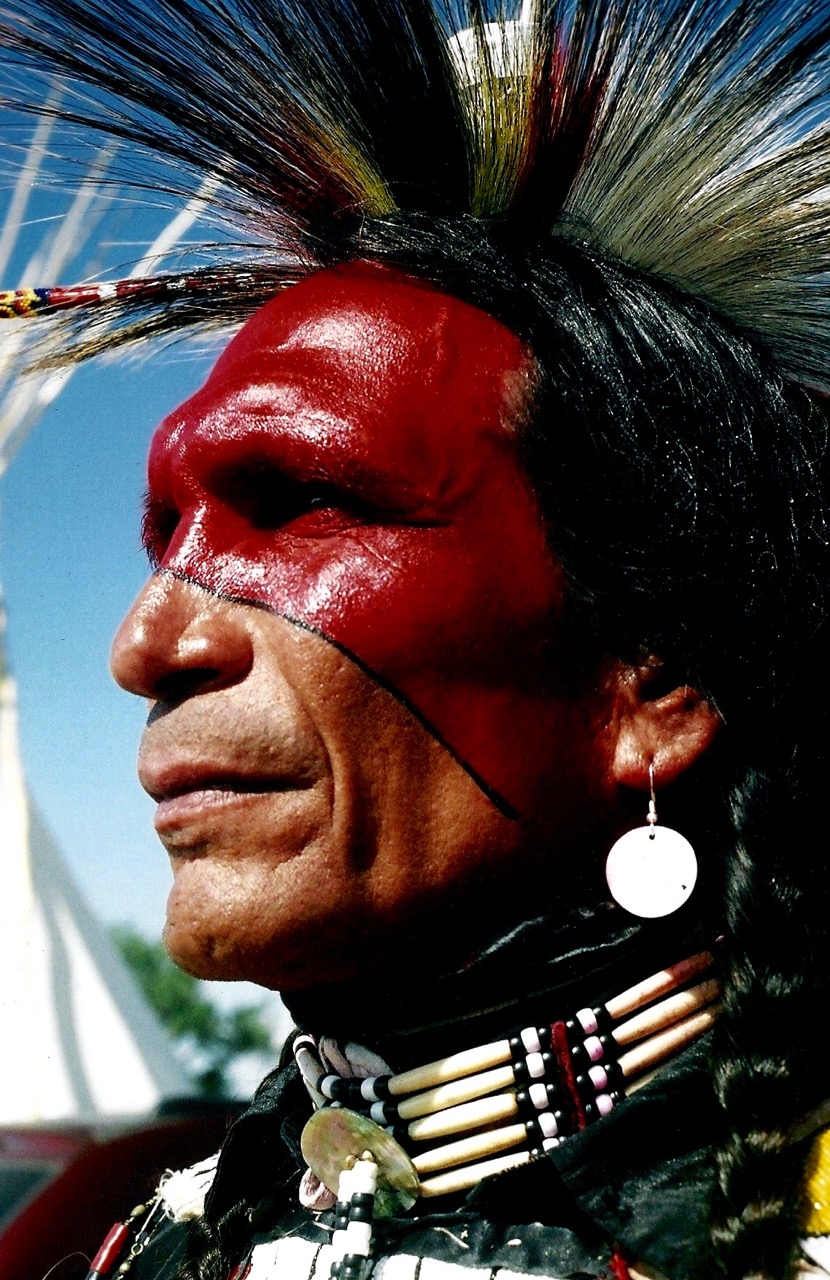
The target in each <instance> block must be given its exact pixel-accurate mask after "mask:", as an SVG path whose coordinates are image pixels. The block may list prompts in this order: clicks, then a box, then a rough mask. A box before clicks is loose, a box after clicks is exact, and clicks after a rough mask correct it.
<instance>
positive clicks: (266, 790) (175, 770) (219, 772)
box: [139, 762, 309, 834]
mask: <svg viewBox="0 0 830 1280" xmlns="http://www.w3.org/2000/svg"><path fill="white" fill-rule="evenodd" d="M139 780H140V782H141V785H142V787H143V788H144V790H145V791H146V792H147V794H148V795H150V796H151V797H152V798H153V800H155V801H156V802H157V804H158V808H157V810H156V817H155V827H156V831H157V832H158V833H159V834H162V833H163V831H165V830H167V829H168V828H170V827H173V826H178V825H179V824H180V823H181V822H182V821H186V820H187V819H188V818H194V817H196V816H198V815H199V814H202V813H204V812H206V811H209V810H211V809H216V808H219V807H223V806H227V805H231V804H241V803H250V802H252V801H254V800H255V799H256V798H257V797H260V796H263V795H274V794H277V793H281V792H286V791H296V790H300V789H302V788H304V787H306V786H308V785H309V783H308V781H307V780H303V779H299V778H289V777H286V776H284V775H276V776H265V777H263V776H261V775H258V774H244V773H240V772H238V771H235V770H233V769H227V768H223V767H220V766H217V765H215V764H206V763H199V764H194V763H181V762H179V763H176V764H143V765H142V766H141V768H140V769H139Z"/></svg>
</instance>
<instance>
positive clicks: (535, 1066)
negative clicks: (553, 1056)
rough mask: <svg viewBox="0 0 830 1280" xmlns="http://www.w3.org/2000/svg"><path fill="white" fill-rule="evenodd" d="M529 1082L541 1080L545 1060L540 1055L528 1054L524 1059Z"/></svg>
mask: <svg viewBox="0 0 830 1280" xmlns="http://www.w3.org/2000/svg"><path fill="white" fill-rule="evenodd" d="M525 1062H526V1063H527V1071H528V1075H529V1076H530V1078H531V1080H541V1079H542V1076H543V1075H544V1074H545V1060H544V1058H543V1057H542V1055H541V1053H529V1054H528V1055H527V1057H526V1058H525Z"/></svg>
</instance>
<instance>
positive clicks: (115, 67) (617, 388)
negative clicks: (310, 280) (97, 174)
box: [0, 0, 830, 1280]
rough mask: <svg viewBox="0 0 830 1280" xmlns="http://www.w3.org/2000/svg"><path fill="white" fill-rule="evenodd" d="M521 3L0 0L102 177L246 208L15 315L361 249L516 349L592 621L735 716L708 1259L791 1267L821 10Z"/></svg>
mask: <svg viewBox="0 0 830 1280" xmlns="http://www.w3.org/2000/svg"><path fill="white" fill-rule="evenodd" d="M524 9H525V12H524V13H519V12H514V11H512V10H510V8H509V6H507V5H506V4H502V3H499V2H495V3H492V4H487V3H485V0H307V2H306V3H302V4H301V3H299V0H122V3H120V4H119V5H118V6H111V5H106V4H104V3H103V0H49V3H48V4H47V3H46V0H10V2H9V3H7V4H6V5H5V7H4V10H3V14H4V16H3V17H2V20H0V38H2V43H3V45H4V46H5V47H6V48H7V49H8V50H10V51H11V52H10V57H12V59H17V60H19V61H20V63H21V64H22V65H23V66H24V67H26V68H29V67H32V66H34V67H39V68H45V69H48V70H49V71H50V72H51V73H58V74H59V75H61V76H62V77H63V78H64V79H65V80H66V82H67V83H68V86H69V89H68V91H67V92H68V96H65V97H64V99H63V102H62V105H61V106H60V107H59V108H58V107H55V108H52V109H53V110H59V111H60V114H61V116H62V118H63V119H64V121H65V122H66V123H67V124H68V125H70V126H73V127H74V126H78V127H79V128H83V129H88V128H89V127H90V126H91V127H92V128H93V129H98V130H101V131H102V132H103V133H105V134H106V135H107V136H110V137H112V136H114V137H116V138H118V139H121V140H123V141H124V142H126V143H129V144H131V145H130V150H129V154H130V156H131V165H133V164H134V170H133V171H132V172H130V173H124V174H122V175H121V176H122V178H124V179H125V180H132V181H133V182H134V183H136V184H137V185H141V184H142V183H144V184H145V185H152V184H156V185H159V184H161V185H164V186H166V188H167V189H168V190H170V191H172V192H174V193H180V194H181V195H183V196H188V195H190V194H192V192H193V191H194V189H195V188H196V186H197V185H198V184H199V183H200V182H203V181H204V180H205V179H206V178H209V179H210V181H211V182H212V194H211V205H212V211H213V215H214V216H215V217H216V218H219V219H220V220H221V221H223V223H224V224H225V225H226V226H227V225H229V226H231V227H235V228H236V229H237V230H236V239H235V241H233V242H229V243H228V244H227V245H226V247H225V249H224V250H223V251H222V252H221V253H220V254H218V255H215V256H213V257H211V255H210V253H209V252H208V253H207V255H206V265H204V266H201V267H199V268H194V269H192V270H188V271H187V272H186V273H183V274H176V273H175V272H171V273H170V274H168V275H166V276H161V277H159V278H156V279H155V280H152V281H149V282H147V283H146V284H145V285H142V286H135V287H133V288H130V289H122V290H119V289H118V288H111V289H108V290H104V291H100V290H99V291H97V292H96V291H95V290H93V291H92V293H91V294H89V293H87V294H83V295H77V296H76V298H75V300H76V301H77V300H78V299H79V298H80V300H82V301H84V302H86V303H87V304H88V305H84V306H79V307H76V308H71V307H70V305H69V304H70V302H71V301H72V300H73V299H72V298H71V297H70V296H69V295H67V294H62V293H61V291H59V290H56V291H54V292H50V291H49V290H45V291H44V293H43V296H40V295H38V297H37V298H36V299H35V300H34V302H32V305H31V309H33V310H37V309H41V308H42V309H43V310H44V313H45V318H46V320H47V321H50V320H51V321H52V323H53V326H55V327H56V329H57V332H58V334H59V343H60V351H61V358H62V359H81V358H84V357H86V356H88V355H91V354H95V353H96V352H99V351H105V350H108V349H114V348H117V347H119V346H122V345H125V344H129V343H135V342H138V341H141V340H143V339H145V338H149V337H152V336H155V335H164V334H174V333H178V332H182V331H185V330H188V329H193V328H211V327H213V328H224V327H227V326H228V325H231V324H233V323H235V322H238V321H240V320H242V319H244V318H246V317H247V316H248V315H249V314H251V313H252V312H253V311H254V310H255V309H256V308H257V307H258V306H259V305H260V304H261V303H262V302H264V301H265V300H266V299H267V298H268V297H270V296H271V295H272V294H273V293H274V291H275V290H276V289H279V288H281V287H284V286H285V285H287V284H290V283H292V282H293V281H295V280H296V279H298V278H300V277H301V276H302V275H304V274H306V273H308V272H309V271H311V270H314V269H315V268H317V267H320V266H326V265H331V264H336V263H339V262H343V261H347V260H349V259H352V258H366V259H370V260H375V261H379V262H384V263H389V264H391V265H394V266H397V267H398V268H401V269H403V270H405V271H409V272H412V273H414V274H416V275H419V276H422V277H425V278H427V279H429V280H431V281H433V282H434V283H435V284H437V285H438V286H439V287H441V288H443V289H446V290H448V291H450V292H452V293H454V294H456V295H458V296H460V297H462V298H464V299H465V300H467V301H470V302H472V303H474V304H475V305H477V306H480V307H482V308H484V309H486V310H488V311H490V312H491V313H492V314H494V315H495V316H497V317H498V318H499V319H501V320H502V321H503V322H504V323H506V324H508V325H509V326H511V327H512V328H513V329H514V330H515V331H516V332H517V333H519V334H520V335H521V336H522V337H524V338H525V339H526V340H527V341H528V342H530V343H531V345H532V346H533V349H534V351H535V353H536V356H537V359H538V362H539V366H540V369H541V380H540V387H539V391H538V396H537V403H536V405H535V411H534V413H533V416H532V421H531V423H530V425H529V427H528V429H527V432H526V436H525V441H524V445H525V448H526V451H527V458H528V463H529V466H530V467H531V471H532V474H533V475H534V477H535V479H536V483H537V485H538V487H539V491H540V494H541V496H542V498H543V501H544V503H545V506H546V510H547V513H548V516H549V519H550V524H551V529H552V531H553V533H552V537H553V540H554V544H555V547H556V550H557V552H558V554H559V555H560V557H561V559H562V561H563V564H564V565H565V568H566V570H567V571H568V573H569V576H570V580H571V584H572V594H573V600H574V609H575V610H576V612H577V613H579V614H581V615H582V616H583V618H584V619H585V634H586V635H587V634H591V635H592V636H593V637H595V643H596V644H597V645H598V646H599V647H601V648H602V649H604V651H605V652H606V653H607V652H616V653H633V652H638V651H640V652H642V651H646V652H649V653H655V654H659V655H660V657H661V659H662V661H663V662H664V663H665V665H666V669H667V671H668V672H670V673H671V674H672V677H673V678H674V679H675V680H676V681H682V680H689V681H690V682H692V683H695V684H696V685H697V686H698V687H700V688H701V689H702V690H703V691H704V692H705V693H707V694H708V695H709V696H710V697H711V698H712V699H713V700H714V701H715V703H716V704H717V706H718V707H719V709H720V710H721V713H722V715H723V717H724V720H725V722H726V734H725V738H726V742H727V747H726V749H725V750H724V752H723V755H722V767H721V780H720V786H719V789H718V790H717V794H713V795H712V797H711V803H712V805H713V807H716V808H718V810H719V811H720V812H722V813H723V814H724V815H725V816H726V819H727V820H728V825H729V830H730V833H731V834H730V838H729V847H728V848H727V849H726V850H724V852H723V859H722V865H723V873H722V876H723V893H722V897H723V903H724V908H723V910H724V919H725V921H726V925H727V930H728V936H727V942H726V948H725V953H726V954H725V984H724V985H725V994H724V1004H725V1012H724V1015H723V1017H722V1018H721V1020H720V1023H719V1027H718V1032H717V1036H716V1041H715V1046H714V1049H713V1075H714V1081H715V1088H716V1092H717V1096H718V1099H719V1101H720V1104H721V1106H722V1109H723V1117H724V1130H723V1142H722V1146H721V1149H720V1151H719V1153H718V1157H717V1161H718V1178H717V1186H716V1190H715V1193H714V1199H713V1205H712V1247H711V1253H710V1254H709V1255H708V1256H707V1257H706V1258H705V1259H703V1258H702V1259H700V1260H699V1270H700V1274H701V1276H712V1275H717V1276H723V1277H728V1280H741V1278H745V1277H750V1276H751V1277H765V1278H767V1280H783V1277H785V1276H788V1275H789V1274H790V1272H791V1271H792V1268H793V1266H794V1251H795V1241H796V1237H797V1234H798V1209H799V1204H798V1201H799V1185H800V1183H799V1180H800V1175H801V1169H802V1165H803V1161H804V1154H805V1153H804V1150H803V1148H802V1147H801V1146H799V1145H798V1144H797V1143H794V1142H792V1141H791V1133H792V1130H793V1126H794V1125H796V1124H797V1123H798V1121H799V1120H800V1118H801V1117H803V1115H804V1114H805V1113H807V1112H809V1111H810V1110H811V1108H814V1107H816V1106H817V1105H818V1104H819V1103H820V1102H821V1101H822V1097H823V1092H824V1089H825V1088H826V1085H825V1084H824V1081H823V1079H822V1078H821V1072H820V1070H819V1067H818V1065H817V1064H816V1062H815V1058H814V1055H813V1052H812V1049H813V1041H812V1038H811V1032H812V1026H813V1025H814V1023H815V1019H816V1017H817V1011H818V1010H819V1009H820V1008H821V1005H822V1001H823V1000H824V999H825V998H826V995H827V977H826V975H827V973H828V971H830V964H828V959H829V958H830V941H828V919H830V912H828V902H827V889H826V873H825V868H824V865H823V859H822V857H821V853H820V850H821V848H822V834H823V832H824V831H826V830H827V819H828V817H830V814H828V812H827V810H828V802H827V799H826V797H825V791H826V786H825V779H826V777H827V768H828V763H830V762H828V758H827V756H828V748H827V746H826V744H825V743H823V742H822V741H821V739H820V738H819V740H818V742H817V743H816V742H815V740H814V741H813V742H812V743H811V746H810V748H809V749H808V747H807V735H806V729H807V725H808V723H809V724H818V725H822V724H823V723H826V720H827V710H828V708H827V701H828V695H827V693H826V692H825V690H824V688H823V684H824V683H825V679H824V672H825V670H826V665H827V636H826V632H827V598H826V597H827V590H828V586H827V584H828V582H830V574H828V568H830V566H828V564H827V558H828V551H827V545H828V531H827V500H826V477H825V468H826V420H825V416H824V413H823V411H822V410H821V408H820V407H818V404H817V402H816V400H815V397H814V396H813V395H812V393H814V392H823V393H827V392H830V375H828V368H830V361H828V355H830V289H828V270H830V234H829V233H830V205H828V192H829V191H830V159H829V157H830V145H829V144H830V126H828V123H827V119H828V111H827V108H828V97H829V96H830V76H829V75H828V70H830V67H829V66H828V63H830V4H828V2H827V0H691V3H689V2H688V0H685V2H684V0H611V2H610V3H604V2H602V0H537V3H535V4H526V5H525V6H524ZM20 105H22V106H24V107H25V105H26V104H25V103H24V104H20ZM136 149H137V151H136ZM142 154H143V155H145V156H146V157H147V158H148V159H147V166H148V167H147V168H146V169H144V170H142V169H141V165H140V164H139V163H138V162H137V161H136V162H134V161H133V159H132V158H133V157H134V156H136V155H139V156H140V155H142ZM5 305H6V306H7V307H8V308H9V309H10V310H14V309H15V307H14V304H13V302H11V301H8V300H7V301H6V304H5ZM22 305H23V304H21V308H20V309H22ZM27 305H28V304H27ZM804 388H809V389H810V394H808V392H807V391H805V390H804ZM243 1210H244V1206H238V1207H237V1209H236V1210H234V1211H232V1212H231V1213H230V1214H229V1215H227V1216H226V1218H224V1219H223V1220H222V1221H221V1222H218V1223H209V1222H207V1223H205V1224H203V1227H202V1228H201V1231H202V1235H201V1238H200V1239H199V1240H196V1239H194V1241H193V1246H192V1249H191V1254H190V1257H189V1260H188V1261H187V1262H186V1263H184V1264H183V1267H182V1272H181V1274H182V1276H183V1277H184V1276H187V1277H188V1280H194V1278H195V1277H198V1278H199V1280H207V1277H221V1278H222V1280H224V1274H225V1273H226V1271H227V1266H226V1264H227V1262H228V1260H229V1259H232V1257H233V1252H234V1248H235V1244H236V1241H237V1237H238V1236H239V1233H240V1231H241V1229H242V1226H241V1225H240V1224H242V1225H244V1216H245V1215H244V1212H243ZM223 1268H225V1271H224V1272H223Z"/></svg>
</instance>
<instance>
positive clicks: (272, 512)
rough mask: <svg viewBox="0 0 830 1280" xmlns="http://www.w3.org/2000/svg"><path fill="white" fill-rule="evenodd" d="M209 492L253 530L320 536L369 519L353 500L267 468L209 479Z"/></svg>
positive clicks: (247, 467) (365, 508) (243, 469)
mask: <svg viewBox="0 0 830 1280" xmlns="http://www.w3.org/2000/svg"><path fill="white" fill-rule="evenodd" d="M211 487H212V488H213V489H214V492H215V493H216V495H217V497H219V498H220V499H221V500H222V501H223V502H225V503H227V505H228V506H230V507H232V508H233V510H234V511H236V512H238V513H239V514H240V515H242V516H244V517H245V519H246V520H247V521H248V523H249V524H250V525H252V526H253V528H255V529H263V530H268V529H274V530H277V529H290V531H291V533H293V534H296V535H298V536H300V535H303V534H307V535H308V536H312V535H313V534H318V535H320V536H323V535H324V534H325V533H327V532H334V531H335V530H336V528H337V527H342V526H343V525H344V524H355V523H364V522H365V521H366V520H367V519H369V516H370V507H369V505H368V504H367V503H365V502H363V501H361V500H360V499H359V498H358V497H357V496H356V495H353V494H349V493H346V492H344V491H343V490H340V489H338V488H337V487H336V486H335V485H332V484H328V483H326V482H324V481H312V480H309V481H298V480H293V479H291V478H289V477H288V476H286V475H284V474H283V472H281V471H280V470H279V469H278V468H276V467H274V466H272V465H270V464H269V463H267V462H255V463H251V464H247V465H245V466H243V467H234V468H232V469H231V470H228V471H226V472H224V473H223V474H221V475H218V476H214V477H212V485H211Z"/></svg>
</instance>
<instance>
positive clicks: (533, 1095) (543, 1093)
mask: <svg viewBox="0 0 830 1280" xmlns="http://www.w3.org/2000/svg"><path fill="white" fill-rule="evenodd" d="M527 1092H528V1097H529V1098H530V1101H531V1102H532V1103H533V1105H534V1107H535V1108H536V1110H537V1111H547V1109H548V1091H547V1089H546V1088H545V1086H544V1085H543V1084H532V1085H531V1086H530V1088H529V1089H528V1091H527Z"/></svg>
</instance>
